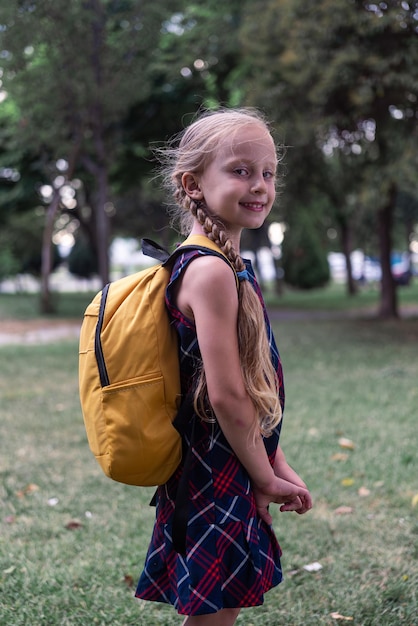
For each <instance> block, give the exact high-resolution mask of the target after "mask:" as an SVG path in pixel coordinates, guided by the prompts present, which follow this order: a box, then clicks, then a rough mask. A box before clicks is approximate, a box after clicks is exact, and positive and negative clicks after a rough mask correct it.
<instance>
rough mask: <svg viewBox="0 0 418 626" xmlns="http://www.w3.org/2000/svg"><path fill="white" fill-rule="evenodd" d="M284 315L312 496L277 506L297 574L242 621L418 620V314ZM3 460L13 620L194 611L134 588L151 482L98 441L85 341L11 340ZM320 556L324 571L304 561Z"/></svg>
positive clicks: (302, 461)
mask: <svg viewBox="0 0 418 626" xmlns="http://www.w3.org/2000/svg"><path fill="white" fill-rule="evenodd" d="M2 298H3V297H1V298H0V302H1V301H2ZM19 298H20V297H19ZM10 306H11V305H10ZM9 310H10V313H11V316H12V317H13V315H12V313H13V310H12V307H11V308H10V309H9ZM0 311H1V312H2V317H3V313H4V308H2V305H0ZM275 331H276V337H277V341H278V343H279V346H280V350H281V353H282V358H283V363H284V367H285V376H286V390H287V408H286V413H285V422H284V426H283V439H282V445H283V448H284V450H285V452H286V455H287V457H288V460H289V462H290V463H291V464H292V465H293V466H294V467H295V468H296V469H297V471H298V472H299V473H300V474H301V476H303V478H304V479H305V480H306V481H307V482H308V484H309V486H310V488H311V490H312V494H313V498H314V509H313V510H312V511H311V512H310V513H308V514H307V515H305V516H302V517H299V516H297V515H294V514H289V513H288V514H282V513H280V512H278V511H277V510H275V511H274V526H275V529H276V532H277V535H278V538H279V541H280V543H281V545H282V548H283V558H282V564H283V568H284V573H285V581H284V582H283V584H281V585H279V587H277V588H276V589H274V590H272V591H270V592H269V593H268V594H267V595H266V602H265V605H264V606H263V607H258V608H256V609H248V610H244V611H242V613H241V615H240V617H239V619H238V621H237V624H238V625H239V624H242V625H245V626H251V625H253V626H261V625H262V626H278V625H280V626H302V625H303V626H311V625H312V626H313V625H318V624H320V625H322V624H325V625H331V624H340V623H341V624H342V623H345V621H343V620H341V621H339V620H336V619H334V618H333V617H332V614H333V613H338V614H340V615H341V616H345V617H351V618H353V619H352V621H351V622H350V621H347V623H353V624H355V625H356V626H389V625H390V626H397V625H398V624H405V625H407V626H416V625H417V624H418V611H417V605H418V598H417V589H418V505H416V506H413V502H414V501H413V498H414V496H416V494H418V461H417V436H416V416H417V407H418V384H417V381H418V359H417V342H418V320H417V319H409V320H403V321H402V322H377V321H372V320H364V319H363V320H362V319H347V320H338V321H337V320H334V321H325V320H317V321H315V320H309V319H304V320H303V321H294V320H293V321H292V320H284V321H277V322H275ZM341 437H346V438H349V439H350V440H352V442H353V443H354V449H353V450H345V449H342V448H341V447H340V445H339V439H340V438H341ZM341 454H345V455H346V456H345V457H342V456H341ZM0 472H1V480H0V511H1V515H0V525H1V527H0V528H1V530H0V623H1V624H7V625H8V626H20V625H27V624H30V625H31V626H47V625H48V626H50V625H51V626H64V625H69V626H87V625H88V626H90V625H94V624H98V625H100V626H102V625H103V626H104V625H107V624H109V625H112V626H131V625H132V626H133V625H134V624H135V625H139V626H154V625H156V626H158V625H163V626H175V625H180V624H181V621H182V620H181V618H179V616H177V615H176V613H175V611H174V610H173V609H172V608H171V607H166V606H164V605H162V606H160V605H156V604H151V603H138V602H137V601H135V600H134V598H133V593H134V586H135V584H136V580H137V578H138V576H139V574H140V571H141V568H142V564H143V560H144V556H145V552H146V548H147V543H148V540H149V536H150V533H151V528H152V523H153V514H154V511H153V509H152V508H150V507H149V506H148V502H149V499H150V497H151V495H152V489H137V488H133V487H129V486H124V485H120V484H117V483H113V482H112V481H110V480H108V479H106V478H105V477H104V475H102V473H101V470H100V468H99V466H98V465H97V463H96V461H95V460H94V458H93V457H92V455H91V453H90V451H89V449H88V447H87V443H86V437H85V431H84V426H83V423H82V418H81V414H80V407H79V401H78V391H77V346H76V343H75V342H74V341H67V342H62V343H56V344H51V345H39V346H36V345H33V346H2V347H0ZM366 490H367V491H366ZM361 494H368V495H361ZM340 507H349V509H345V510H350V511H351V512H347V513H345V514H338V510H339V509H340ZM314 561H318V562H319V563H321V565H322V569H321V570H320V571H319V572H317V573H310V572H307V571H305V570H304V569H303V567H304V565H307V564H309V563H312V562H314Z"/></svg>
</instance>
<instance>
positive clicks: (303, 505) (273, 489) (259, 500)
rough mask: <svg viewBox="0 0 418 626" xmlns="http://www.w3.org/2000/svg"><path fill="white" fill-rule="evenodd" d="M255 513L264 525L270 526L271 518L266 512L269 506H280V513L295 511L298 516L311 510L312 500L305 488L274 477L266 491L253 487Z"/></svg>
mask: <svg viewBox="0 0 418 626" xmlns="http://www.w3.org/2000/svg"><path fill="white" fill-rule="evenodd" d="M253 493H254V497H255V502H256V507H257V513H258V515H259V516H260V517H261V519H263V520H264V521H265V522H266V524H268V525H271V524H272V521H273V520H272V517H271V514H270V512H269V510H268V507H269V504H270V503H271V502H275V503H276V504H281V507H280V511H282V512H285V511H296V513H299V515H302V514H303V513H306V512H307V511H309V510H310V509H311V508H312V498H311V494H310V493H309V491H308V489H306V487H302V486H301V485H296V484H294V483H292V482H290V481H288V480H284V479H283V478H279V477H278V476H276V477H275V479H274V482H272V483H271V485H270V487H269V488H268V489H260V488H258V487H257V486H255V485H253Z"/></svg>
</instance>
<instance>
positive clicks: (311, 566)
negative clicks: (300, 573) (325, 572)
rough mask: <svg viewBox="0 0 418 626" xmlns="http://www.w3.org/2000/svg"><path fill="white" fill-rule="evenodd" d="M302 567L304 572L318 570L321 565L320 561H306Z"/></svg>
mask: <svg viewBox="0 0 418 626" xmlns="http://www.w3.org/2000/svg"><path fill="white" fill-rule="evenodd" d="M303 569H304V570H305V571H306V572H319V571H320V570H321V569H322V565H321V563H318V561H314V562H313V563H308V564H307V565H304V566H303Z"/></svg>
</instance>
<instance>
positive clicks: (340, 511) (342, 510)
mask: <svg viewBox="0 0 418 626" xmlns="http://www.w3.org/2000/svg"><path fill="white" fill-rule="evenodd" d="M353 511H354V509H353V507H352V506H339V507H338V508H336V509H335V510H334V513H335V515H350V514H351V513H352V512H353Z"/></svg>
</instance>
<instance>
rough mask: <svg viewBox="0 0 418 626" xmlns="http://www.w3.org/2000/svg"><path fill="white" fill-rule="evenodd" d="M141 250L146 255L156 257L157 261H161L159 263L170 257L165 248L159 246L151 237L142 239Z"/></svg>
mask: <svg viewBox="0 0 418 626" xmlns="http://www.w3.org/2000/svg"><path fill="white" fill-rule="evenodd" d="M141 250H142V253H143V254H145V255H146V256H150V257H152V258H153V259H157V261H161V263H165V261H167V260H168V258H169V257H170V253H169V252H168V251H167V250H166V249H165V248H163V247H162V246H160V244H159V243H155V241H152V239H142V240H141Z"/></svg>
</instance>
